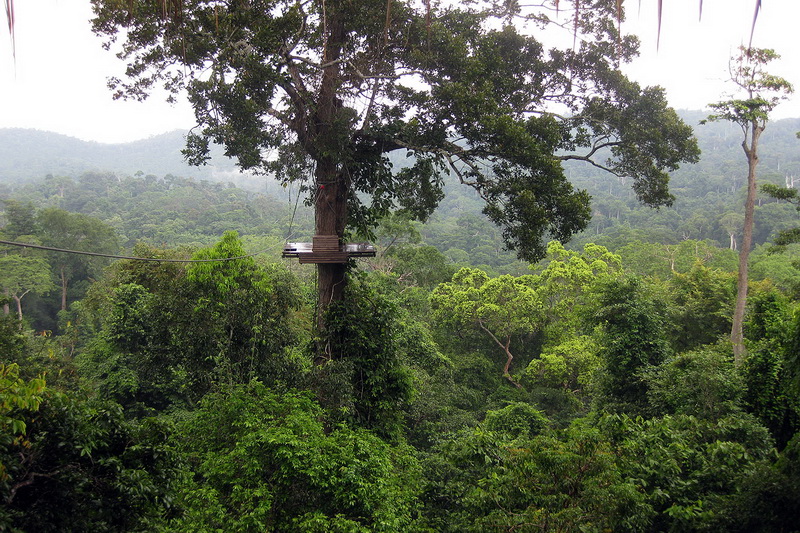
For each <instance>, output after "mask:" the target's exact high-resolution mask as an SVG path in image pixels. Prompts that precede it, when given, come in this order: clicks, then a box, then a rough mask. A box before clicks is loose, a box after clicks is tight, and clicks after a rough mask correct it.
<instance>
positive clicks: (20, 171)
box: [0, 128, 236, 184]
mask: <svg viewBox="0 0 800 533" xmlns="http://www.w3.org/2000/svg"><path fill="white" fill-rule="evenodd" d="M185 137H186V132H185V131H182V130H174V131H171V132H167V133H163V134H161V135H155V136H153V137H149V138H147V139H142V140H139V141H133V142H128V143H119V144H104V143H99V142H91V141H82V140H80V139H76V138H74V137H69V136H67V135H62V134H60V133H53V132H48V131H41V130H34V129H24V128H2V129H0V183H6V184H21V183H27V182H30V181H33V180H38V179H41V178H43V177H45V176H47V175H48V174H52V175H54V176H69V177H73V178H75V177H78V176H80V175H81V174H83V173H84V172H89V171H103V172H114V173H118V174H123V175H135V174H136V173H137V172H142V173H143V174H145V175H147V174H153V175H155V176H159V177H161V176H164V175H166V174H173V175H175V176H181V177H187V178H194V179H197V180H201V179H206V180H213V181H227V180H226V179H225V178H224V175H227V174H230V173H232V172H236V167H235V164H234V162H233V161H232V160H231V159H229V158H227V157H225V156H224V154H223V152H222V149H221V148H217V149H216V150H213V151H212V156H213V157H212V161H211V163H210V164H209V165H206V166H204V167H192V166H190V165H188V164H187V163H186V162H185V161H184V159H183V154H181V150H182V149H183V148H184V146H185V145H186V138H185ZM217 174H222V175H223V176H218V175H217Z"/></svg>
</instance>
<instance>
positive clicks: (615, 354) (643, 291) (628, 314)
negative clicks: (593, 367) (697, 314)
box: [596, 278, 669, 412]
mask: <svg viewBox="0 0 800 533" xmlns="http://www.w3.org/2000/svg"><path fill="white" fill-rule="evenodd" d="M599 306H600V310H599V312H598V314H597V317H596V320H597V323H598V324H599V325H600V326H601V327H602V337H601V341H600V343H601V345H602V346H603V348H602V349H601V351H600V356H601V358H602V359H603V364H604V369H603V371H604V375H603V376H602V378H601V379H602V384H601V390H602V392H603V401H605V402H607V403H608V404H609V405H610V406H616V407H617V408H620V409H621V410H632V411H635V412H636V411H638V412H641V410H642V409H644V408H645V407H646V406H647V389H648V387H647V383H646V381H645V374H646V372H647V371H648V370H650V369H652V368H654V367H655V366H656V365H658V364H660V363H661V362H663V361H664V359H666V357H667V355H668V354H669V344H668V343H667V339H666V331H665V324H664V310H663V308H661V307H660V306H659V305H658V303H657V301H656V299H655V297H654V296H653V294H652V293H651V292H650V291H649V290H648V287H647V286H646V285H645V284H644V282H643V281H641V280H639V279H638V278H624V279H619V280H613V281H611V282H610V283H608V285H607V286H606V287H605V289H604V290H603V292H602V293H601V294H600V296H599Z"/></svg>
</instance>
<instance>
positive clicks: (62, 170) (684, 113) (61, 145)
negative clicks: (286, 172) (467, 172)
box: [0, 110, 800, 190]
mask: <svg viewBox="0 0 800 533" xmlns="http://www.w3.org/2000/svg"><path fill="white" fill-rule="evenodd" d="M678 114H679V115H680V116H681V118H683V120H684V121H685V122H686V123H687V124H689V125H691V126H692V127H694V131H695V135H696V136H697V137H698V141H699V144H700V146H701V147H702V149H703V151H704V154H703V156H702V159H703V160H704V161H711V160H715V159H717V158H719V157H720V156H723V159H728V160H733V161H736V162H740V160H741V159H742V158H743V155H742V152H741V146H740V144H741V140H742V139H741V130H740V129H739V127H738V126H737V125H735V124H732V123H730V122H724V121H723V122H719V123H711V124H708V125H705V126H698V123H699V122H700V120H701V119H703V118H705V117H706V116H707V113H706V112H702V111H697V110H678ZM798 130H800V118H797V119H789V118H787V119H782V120H777V121H774V122H771V123H770V125H769V126H768V127H767V129H766V131H765V133H764V137H763V141H762V148H761V151H762V153H761V155H762V157H761V160H762V163H761V165H760V167H759V168H760V170H759V172H761V173H764V172H765V171H766V172H769V171H770V170H773V169H774V167H775V166H777V169H775V170H778V169H779V170H780V171H782V172H786V171H789V172H790V173H792V174H794V175H795V176H797V175H798V174H799V173H800V168H798V163H800V161H798V159H800V158H799V157H798V155H800V150H799V148H800V142H798V141H797V139H796V137H795V132H797V131H798ZM186 133H187V132H186V131H183V130H174V131H171V132H167V133H163V134H161V135H155V136H152V137H149V138H147V139H142V140H139V141H133V142H128V143H119V144H104V143H99V142H93V141H82V140H80V139H76V138H74V137H69V136H67V135H62V134H60V133H53V132H47V131H41V130H34V129H23V128H0V184H6V185H21V184H24V183H30V182H31V181H36V180H39V179H42V178H44V177H46V176H47V175H48V174H52V175H54V176H67V177H71V178H78V177H79V176H80V175H82V174H83V173H85V172H89V171H99V172H113V173H115V174H117V175H122V176H125V175H131V176H133V175H136V174H137V173H139V172H141V173H143V174H144V175H147V174H152V175H155V176H157V177H163V176H165V175H167V174H172V175H174V176H179V177H184V178H192V179H195V180H209V181H217V182H233V183H235V184H236V185H237V186H240V187H243V188H248V189H252V190H262V189H263V188H264V186H265V179H264V177H263V176H261V177H255V176H252V175H249V174H242V173H240V172H239V170H238V169H237V167H236V165H235V163H234V161H233V160H232V159H230V158H228V157H225V155H224V151H223V149H222V148H221V147H219V146H212V150H211V156H212V159H211V161H210V163H209V164H208V165H206V166H203V167H193V166H190V165H188V164H187V163H186V162H185V160H184V158H183V154H182V153H181V150H182V149H183V148H184V147H185V144H186ZM723 154H724V155H723ZM393 157H394V158H398V159H403V157H404V156H403V155H401V154H394V156H393ZM700 167H703V163H702V162H701V164H700V165H698V168H700ZM691 168H692V166H691V165H686V166H684V167H683V168H682V169H681V171H686V169H691ZM681 171H679V172H681ZM583 172H589V173H598V172H599V171H597V170H596V169H590V168H589V169H584V170H583Z"/></svg>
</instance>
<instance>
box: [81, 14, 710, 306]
mask: <svg viewBox="0 0 800 533" xmlns="http://www.w3.org/2000/svg"><path fill="white" fill-rule="evenodd" d="M548 4H550V2H548V3H547V4H545V5H542V6H536V7H528V6H525V7H523V6H522V4H516V3H512V4H508V3H502V2H492V1H487V2H479V3H476V4H470V5H461V4H449V5H447V6H441V7H440V6H437V5H432V4H430V3H426V4H419V5H418V4H415V3H412V2H405V1H400V2H389V3H386V2H367V3H364V2H353V1H351V0H329V1H326V2H322V1H319V0H315V1H312V2H308V3H297V2H294V1H285V0H265V1H258V2H255V3H248V4H240V3H235V2H231V3H219V2H217V1H216V0H214V1H209V0H191V1H189V2H183V3H179V4H178V3H176V4H164V5H162V4H157V3H152V2H150V1H144V0H143V1H134V2H128V3H119V2H117V1H116V0H94V1H93V6H94V10H95V13H96V17H95V19H94V20H93V28H94V31H95V32H96V33H97V34H100V35H102V36H105V37H106V39H107V44H108V46H109V47H113V48H117V47H118V46H119V45H121V46H122V48H121V53H120V57H121V58H122V59H124V60H126V61H127V63H128V69H127V80H125V81H123V80H120V79H112V80H111V83H110V84H111V86H112V88H113V90H114V91H115V96H116V97H127V98H135V99H144V98H145V97H146V96H147V95H148V93H149V92H150V90H151V89H152V88H154V87H155V86H156V85H164V86H166V88H167V89H168V90H169V91H171V92H172V93H173V95H172V96H171V97H172V98H174V97H175V95H177V94H178V92H179V91H182V90H186V91H187V93H188V98H189V100H190V102H191V103H192V105H193V106H194V109H195V114H196V117H197V121H198V129H197V131H196V133H193V134H191V135H190V136H189V138H188V146H187V150H186V153H187V155H188V157H189V159H190V161H192V162H194V163H202V162H203V161H205V160H206V158H207V154H208V150H209V143H210V142H211V141H214V142H216V143H219V144H222V145H224V147H225V151H226V154H227V155H229V156H233V157H236V158H237V159H238V162H239V165H240V166H241V167H242V168H244V169H252V170H255V171H261V172H276V173H277V175H278V177H279V178H281V179H283V180H287V181H289V180H301V181H302V182H303V184H304V186H305V189H306V191H307V192H308V202H309V203H311V204H313V205H314V207H315V211H316V229H315V232H316V233H317V234H319V235H336V236H338V237H340V238H343V237H344V236H345V232H346V230H347V229H349V228H356V229H363V230H366V231H368V230H369V228H370V227H371V226H372V225H373V222H374V221H375V220H376V219H377V218H378V216H380V215H383V214H385V213H386V212H388V211H389V210H391V209H395V208H401V209H405V210H407V211H409V212H411V213H412V214H413V215H414V216H415V217H416V218H421V219H424V218H425V217H426V216H427V215H429V214H430V213H431V212H432V210H433V209H434V208H435V207H436V205H437V204H438V202H439V200H440V199H441V198H442V176H443V174H444V173H446V172H453V173H455V174H456V175H457V176H458V177H459V179H460V180H461V181H462V183H465V184H467V185H469V186H471V187H473V188H474V189H476V191H477V192H478V193H479V194H480V196H481V197H482V198H483V200H484V201H485V213H486V214H487V215H488V216H489V218H490V219H492V220H493V221H494V222H496V223H498V224H499V225H501V226H502V228H503V235H504V238H505V241H506V244H507V245H509V246H511V247H514V248H516V249H517V251H518V253H519V255H520V256H521V257H523V258H526V259H534V258H537V257H540V256H541V255H542V254H543V253H544V245H543V242H544V241H543V239H544V238H545V237H546V236H547V235H550V236H552V237H554V238H558V239H560V240H562V241H566V240H567V239H568V238H569V237H570V236H571V235H572V234H573V233H575V232H576V231H579V230H580V229H582V228H583V227H585V225H586V222H587V220H588V217H589V208H588V201H589V198H588V196H587V195H586V194H585V193H584V192H581V191H574V190H573V189H572V186H571V185H570V184H569V182H568V181H567V180H566V178H565V175H564V172H563V168H562V162H563V161H564V160H567V159H580V160H583V161H588V162H591V163H592V164H595V165H597V166H599V167H601V168H603V169H605V170H608V171H610V172H612V173H614V174H618V175H624V176H630V177H632V178H633V180H632V182H633V184H634V185H633V187H634V189H635V191H636V193H637V195H638V196H639V198H640V199H641V200H642V201H644V202H645V203H647V204H648V205H653V206H658V205H666V204H669V203H670V202H671V200H672V197H671V196H670V194H669V192H668V190H667V181H668V176H667V171H669V170H672V169H675V168H676V167H677V166H678V164H679V163H681V162H682V161H695V160H696V159H697V155H698V150H697V146H696V144H695V141H694V140H693V138H692V134H691V129H690V128H689V127H688V126H686V125H685V124H683V123H682V122H681V121H680V120H679V119H678V117H677V115H676V114H675V113H674V111H672V110H671V109H670V108H668V107H667V105H666V100H665V97H664V93H663V90H661V89H660V88H645V89H643V88H641V87H640V86H638V85H637V84H636V83H633V82H631V81H629V80H628V79H627V78H625V76H624V75H622V74H621V72H620V71H619V69H618V68H617V66H618V64H619V63H620V62H625V61H628V60H629V59H631V58H632V57H633V56H634V55H635V53H636V40H635V39H634V38H632V37H625V36H620V35H618V34H617V24H616V19H617V18H618V17H619V16H621V11H620V6H619V2H615V1H613V0H593V1H591V2H581V3H580V4H579V5H578V4H577V3H576V4H575V8H574V9H575V18H574V20H575V25H574V32H575V36H576V42H577V43H579V45H576V46H574V47H573V46H569V47H566V48H563V49H558V48H552V49H551V48H548V46H546V45H545V44H543V42H542V41H540V40H538V39H537V38H536V37H535V35H536V34H539V33H540V32H542V31H551V30H552V31H563V28H562V27H561V26H562V23H560V22H559V21H558V20H553V19H551V18H550V9H551V8H552V7H553V6H551V5H548ZM555 4H557V2H555ZM118 41H122V42H118ZM554 105H555V106H557V107H558V108H559V109H563V110H564V111H565V112H564V114H557V113H555V112H553V111H552V110H553V109H555V107H554ZM395 151H400V152H401V153H402V152H405V153H406V154H408V155H410V156H412V159H411V163H410V165H409V166H405V167H402V168H400V167H394V166H393V165H392V164H391V163H390V161H389V159H388V154H390V153H391V152H395ZM601 154H602V155H601ZM345 271H346V266H345V265H344V264H337V263H333V264H323V265H319V267H318V277H319V280H318V292H319V304H320V305H321V307H323V308H324V307H325V306H327V305H328V304H329V303H330V302H332V301H337V300H339V299H341V295H342V292H341V291H342V290H343V288H344V285H345V283H344V282H345ZM319 316H324V314H323V313H322V312H320V314H319Z"/></svg>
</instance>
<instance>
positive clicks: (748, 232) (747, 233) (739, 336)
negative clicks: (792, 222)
mask: <svg viewBox="0 0 800 533" xmlns="http://www.w3.org/2000/svg"><path fill="white" fill-rule="evenodd" d="M751 128H752V136H751V138H750V145H749V146H748V144H747V139H746V138H745V140H744V142H742V149H743V150H744V153H745V155H746V156H747V199H746V200H745V203H744V229H743V232H742V247H741V249H740V250H739V275H738V277H737V280H736V309H735V310H734V312H733V327H732V328H731V343H732V344H733V361H734V363H735V364H736V365H737V366H738V365H741V364H742V361H743V360H744V355H745V346H744V327H743V326H744V311H745V306H746V305H747V261H748V259H749V258H750V248H751V246H752V242H753V215H754V211H755V204H756V165H757V164H758V139H759V137H760V136H761V132H762V131H764V127H763V126H761V125H759V124H758V123H757V122H755V121H753V122H752V123H751Z"/></svg>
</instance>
